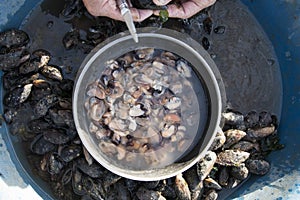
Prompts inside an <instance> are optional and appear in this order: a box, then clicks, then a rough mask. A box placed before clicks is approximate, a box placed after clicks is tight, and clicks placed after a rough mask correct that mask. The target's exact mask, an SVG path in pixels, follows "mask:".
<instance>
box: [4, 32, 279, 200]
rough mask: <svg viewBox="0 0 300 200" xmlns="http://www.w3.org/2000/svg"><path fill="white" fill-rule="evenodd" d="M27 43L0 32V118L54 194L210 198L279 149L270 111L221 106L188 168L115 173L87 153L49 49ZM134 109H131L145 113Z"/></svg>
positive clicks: (260, 169)
mask: <svg viewBox="0 0 300 200" xmlns="http://www.w3.org/2000/svg"><path fill="white" fill-rule="evenodd" d="M28 42H29V37H28V35H27V34H26V33H25V32H23V31H21V30H15V29H13V30H7V31H4V32H1V33H0V69H1V70H2V71H3V72H4V74H3V87H4V89H5V91H4V93H5V94H4V97H3V103H4V113H3V114H2V115H3V118H4V119H5V122H6V124H7V125H8V127H9V130H10V133H11V134H13V135H16V136H18V137H19V138H21V139H22V141H23V143H24V145H23V146H24V152H26V155H27V157H28V162H29V163H30V164H31V167H32V170H33V172H34V173H35V174H37V175H38V176H39V177H41V179H43V180H44V181H45V182H47V183H48V184H49V185H50V186H51V188H52V190H53V194H54V195H55V198H57V199H101V200H102V199H120V198H122V199H136V200H145V199H147V200H148V199H160V200H163V199H182V200H183V199H184V200H186V199H217V198H218V194H219V193H220V191H222V189H224V188H226V189H231V188H234V187H236V186H237V185H238V184H240V183H241V182H242V181H243V180H245V179H247V178H248V177H249V175H250V174H255V175H264V174H266V173H268V171H269V169H270V164H269V162H268V161H267V160H266V156H267V155H268V154H269V153H270V152H271V151H273V150H277V149H280V148H282V145H280V144H279V139H278V135H277V127H278V121H277V118H276V116H274V115H272V114H270V113H268V112H264V111H263V112H256V111H252V112H249V113H247V114H242V113H239V112H237V111H233V110H227V112H224V113H223V114H222V117H223V119H224V122H225V125H224V126H223V127H222V129H221V128H220V130H219V131H218V133H217V135H216V137H215V139H214V142H213V144H212V146H211V147H210V150H209V151H208V152H207V153H206V155H205V157H204V158H202V159H201V160H200V161H199V162H197V163H196V164H195V165H194V166H193V167H191V168H190V169H189V170H187V171H185V172H183V173H181V174H178V175H177V176H175V177H171V178H168V179H165V180H160V181H150V182H140V181H134V180H130V179H126V178H123V177H120V176H118V175H115V174H113V173H111V172H110V171H109V170H107V169H105V168H103V167H102V166H101V165H100V164H99V163H97V162H96V161H95V160H94V159H93V158H92V157H91V156H90V154H89V153H88V152H87V150H86V149H85V147H84V146H83V145H82V143H81V141H80V139H79V137H78V133H77V131H76V128H75V125H74V121H73V115H72V100H71V97H72V90H73V81H72V80H69V79H65V78H64V77H63V73H62V70H61V68H60V67H58V66H55V65H54V64H51V55H50V53H49V52H47V51H45V50H41V49H40V50H35V51H33V52H29V51H28V50H27V48H28V45H29V44H28ZM113 74H114V73H113ZM115 75H117V74H115ZM141 81H145V80H144V79H142V80H141ZM108 84H110V83H108ZM114 94H115V95H117V94H118V92H116V93H114ZM182 102H183V101H182ZM141 108H142V107H138V108H137V109H138V112H143V113H144V112H146V110H143V109H141ZM130 113H131V112H130ZM130 113H127V114H129V115H130ZM103 114H104V113H103ZM131 114H132V113H131ZM177 114H178V113H177ZM181 114H182V110H181ZM178 128H179V127H178Z"/></svg>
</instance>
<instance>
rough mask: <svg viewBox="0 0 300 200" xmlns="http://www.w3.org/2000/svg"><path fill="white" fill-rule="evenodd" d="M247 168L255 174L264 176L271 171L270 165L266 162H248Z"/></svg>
mask: <svg viewBox="0 0 300 200" xmlns="http://www.w3.org/2000/svg"><path fill="white" fill-rule="evenodd" d="M246 166H247V167H248V169H249V171H250V172H251V173H253V174H257V175H264V174H266V173H268V171H269V170H270V164H269V163H268V162H267V161H265V160H252V159H250V160H247V162H246Z"/></svg>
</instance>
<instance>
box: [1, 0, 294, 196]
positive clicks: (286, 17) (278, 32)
mask: <svg viewBox="0 0 300 200" xmlns="http://www.w3.org/2000/svg"><path fill="white" fill-rule="evenodd" d="M242 2H243V3H244V4H245V5H246V6H247V7H248V8H249V9H250V11H251V12H252V13H253V14H254V16H255V17H256V19H257V20H258V22H259V23H260V25H261V26H262V27H263V29H264V31H265V32H266V33H267V35H268V37H269V39H270V41H271V42H272V44H273V46H274V49H275V52H276V55H277V58H278V60H279V65H280V69H281V75H282V83H283V104H282V110H281V121H280V127H279V132H280V137H281V143H282V144H284V145H285V148H284V149H283V150H281V151H277V152H273V153H272V154H271V155H270V156H269V160H270V161H271V166H272V168H271V171H270V172H269V173H268V174H267V175H265V176H263V177H259V178H258V177H252V178H251V179H250V180H249V181H247V182H246V183H245V184H243V185H242V187H240V188H239V189H238V190H237V191H236V192H235V193H234V194H233V195H232V196H231V197H230V198H238V199H299V197H300V171H299V170H300V153H299V149H300V140H299V132H300V126H299V121H300V115H299V111H300V67H299V65H300V1H299V0H279V1H274V0H265V1H253V0H242ZM36 4H37V2H36V1H33V0H27V1H26V0H2V1H1V4H0V31H2V30H4V29H8V28H12V27H19V25H20V24H21V22H22V20H23V19H24V17H25V16H26V15H27V14H28V13H29V12H30V10H32V9H33V8H34V6H35V5H36ZM1 111H3V110H2V107H1ZM5 131H6V127H5V126H4V125H2V126H1V134H2V137H3V139H4V140H5V142H6V146H7V148H8V151H9V152H10V156H11V158H12V161H13V163H14V164H15V166H16V168H17V170H18V171H19V173H20V175H21V176H22V177H23V179H24V181H25V182H26V183H27V184H29V185H31V186H32V187H33V188H34V189H35V191H36V192H37V193H38V194H39V195H40V196H41V197H42V198H43V199H47V198H51V194H50V192H49V190H47V186H45V185H43V183H37V182H36V180H34V179H33V178H32V174H31V173H30V172H29V173H28V172H26V171H25V169H24V167H25V168H26V167H27V166H23V165H21V163H23V162H22V158H19V157H17V155H16V151H18V150H16V149H14V148H13V147H12V141H11V138H9V137H7V135H6V134H3V133H4V132H5ZM23 159H25V158H23ZM0 167H1V166H0Z"/></svg>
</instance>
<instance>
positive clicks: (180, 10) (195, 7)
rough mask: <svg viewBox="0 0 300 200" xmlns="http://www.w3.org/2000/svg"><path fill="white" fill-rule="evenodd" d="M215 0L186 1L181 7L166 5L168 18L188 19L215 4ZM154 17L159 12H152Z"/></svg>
mask: <svg viewBox="0 0 300 200" xmlns="http://www.w3.org/2000/svg"><path fill="white" fill-rule="evenodd" d="M215 1H216V0H194V1H186V2H184V3H182V4H181V5H177V4H176V5H175V4H171V5H168V13H169V17H170V18H182V19H186V18H190V17H192V16H193V15H195V14H196V13H198V12H199V11H200V10H203V9H204V8H207V7H209V6H211V5H213V4H214V3H215ZM154 15H159V11H154Z"/></svg>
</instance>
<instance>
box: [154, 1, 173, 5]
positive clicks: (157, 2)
mask: <svg viewBox="0 0 300 200" xmlns="http://www.w3.org/2000/svg"><path fill="white" fill-rule="evenodd" d="M170 1H172V0H153V3H155V4H156V5H158V6H164V5H167V4H168V3H169V2H170Z"/></svg>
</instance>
